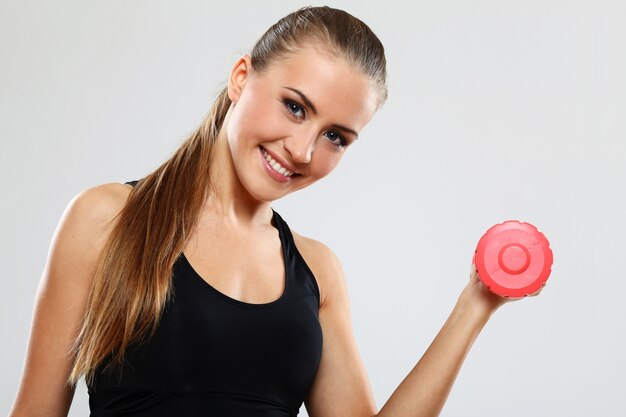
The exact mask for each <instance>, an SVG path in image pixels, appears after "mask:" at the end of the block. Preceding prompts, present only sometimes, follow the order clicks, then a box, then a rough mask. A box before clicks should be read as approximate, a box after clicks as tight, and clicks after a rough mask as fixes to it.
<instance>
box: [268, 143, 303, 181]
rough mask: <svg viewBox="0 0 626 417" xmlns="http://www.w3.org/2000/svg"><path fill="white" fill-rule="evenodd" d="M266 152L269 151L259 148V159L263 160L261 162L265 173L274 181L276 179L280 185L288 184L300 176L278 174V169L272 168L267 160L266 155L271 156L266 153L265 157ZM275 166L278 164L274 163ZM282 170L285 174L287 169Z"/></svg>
mask: <svg viewBox="0 0 626 417" xmlns="http://www.w3.org/2000/svg"><path fill="white" fill-rule="evenodd" d="M264 152H267V151H266V150H265V149H264V148H263V147H261V146H259V158H261V161H260V162H261V164H262V165H263V167H264V168H265V172H267V173H268V174H269V176H270V177H271V178H272V179H274V180H275V181H277V182H280V183H288V182H290V181H292V180H293V178H294V177H295V176H296V175H298V174H295V173H294V174H292V175H291V176H286V175H283V174H281V173H280V172H278V171H277V170H276V168H274V167H273V166H272V164H271V163H270V162H269V161H268V160H267V158H266V156H265V155H268V156H269V154H268V153H265V155H264ZM270 158H271V157H270ZM273 164H274V166H277V164H278V162H274V163H273ZM281 170H282V171H283V172H285V168H284V167H283V168H282V169H281Z"/></svg>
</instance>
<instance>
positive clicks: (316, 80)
mask: <svg viewBox="0 0 626 417" xmlns="http://www.w3.org/2000/svg"><path fill="white" fill-rule="evenodd" d="M259 81H260V82H261V83H263V84H264V87H265V88H267V89H269V90H271V91H273V92H274V91H275V92H278V91H284V92H287V91H288V90H287V89H286V88H285V87H289V88H295V89H297V90H299V91H301V92H302V93H303V94H304V95H306V96H307V98H308V99H309V100H310V101H311V102H312V103H313V104H314V105H315V107H316V109H317V111H318V115H319V116H320V117H327V118H329V117H330V118H333V119H342V121H343V122H345V123H350V125H351V127H352V128H354V129H355V130H357V131H358V130H360V129H361V128H362V127H363V126H364V125H365V124H366V123H367V121H369V119H370V118H371V117H372V116H373V114H374V112H375V108H376V100H377V96H376V94H377V90H376V88H375V87H374V85H373V83H372V80H371V79H370V77H369V76H368V75H366V74H364V73H363V72H362V71H360V70H359V69H357V68H355V67H354V66H352V65H351V64H350V63H348V62H347V61H346V60H345V59H344V58H342V57H340V56H337V55H335V54H333V53H331V52H329V51H326V50H324V49H323V48H315V47H313V46H308V47H304V48H300V49H298V50H296V51H295V52H292V53H289V54H286V55H285V56H284V57H282V58H280V59H279V60H277V61H276V62H274V63H273V64H272V65H270V66H269V67H268V68H267V69H266V70H265V71H264V72H263V73H261V74H260V75H259ZM335 121H336V120H335Z"/></svg>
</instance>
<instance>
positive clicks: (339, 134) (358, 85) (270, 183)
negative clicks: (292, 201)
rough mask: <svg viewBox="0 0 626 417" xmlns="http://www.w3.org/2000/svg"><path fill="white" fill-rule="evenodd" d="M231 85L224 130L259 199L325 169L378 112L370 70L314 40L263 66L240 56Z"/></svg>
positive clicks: (241, 174)
mask: <svg viewBox="0 0 626 417" xmlns="http://www.w3.org/2000/svg"><path fill="white" fill-rule="evenodd" d="M228 91H229V96H230V98H231V100H232V101H233V104H232V105H231V106H232V107H231V109H230V110H231V114H230V116H229V118H228V119H227V126H226V127H227V129H226V132H227V138H228V139H227V140H228V143H229V147H230V151H231V155H232V159H233V164H234V168H235V171H236V173H237V177H238V179H239V181H240V182H241V184H242V186H243V187H244V188H245V189H246V190H247V191H248V192H249V193H250V194H251V195H252V196H253V197H254V198H256V199H257V200H260V201H273V200H276V199H278V198H280V197H282V196H284V195H287V194H289V193H291V192H293V191H295V190H298V189H300V188H304V187H306V186H308V185H310V184H313V183H314V182H316V181H317V180H319V179H321V178H324V177H325V176H326V175H328V174H329V173H330V172H331V171H332V170H333V169H334V168H335V166H337V164H338V163H339V160H340V159H341V157H342V156H343V154H344V153H345V152H346V150H347V149H348V148H349V147H350V146H351V145H352V144H353V143H354V142H355V141H356V140H357V135H358V132H359V131H361V129H362V128H363V127H364V126H365V125H366V124H367V122H368V121H369V120H370V119H371V118H372V116H373V115H374V113H375V111H376V100H377V96H376V89H375V88H374V87H373V85H372V83H371V81H370V79H369V77H368V76H367V75H365V74H363V73H362V72H360V71H359V70H357V69H355V68H353V67H352V66H350V64H348V63H347V62H346V61H345V60H344V59H342V58H338V57H333V56H331V55H330V54H327V53H323V52H321V51H318V50H316V49H315V48H312V47H307V48H303V49H301V50H300V51H299V52H298V53H296V54H290V55H288V56H287V57H285V58H283V59H281V60H279V61H278V62H275V63H274V64H273V65H271V66H270V67H269V68H267V69H266V70H265V71H264V72H262V73H258V72H255V71H254V69H253V68H252V66H251V63H250V56H249V55H244V56H243V57H242V58H240V59H239V60H238V61H237V63H236V64H235V66H234V68H233V70H232V72H231V76H230V78H229V85H228ZM267 155H269V158H270V159H271V160H270V161H269V162H268V161H267V159H268V156H267ZM276 162H278V163H279V164H280V165H275V164H276ZM272 166H274V168H272ZM276 169H278V170H279V171H281V172H282V173H281V172H277V171H276ZM285 169H287V170H288V171H285ZM290 172H293V173H292V174H291V175H289V174H290ZM285 174H287V175H285Z"/></svg>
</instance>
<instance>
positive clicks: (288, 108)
mask: <svg viewBox="0 0 626 417" xmlns="http://www.w3.org/2000/svg"><path fill="white" fill-rule="evenodd" d="M385 65H386V62H385V56H384V49H383V46H382V44H381V43H380V41H379V40H378V38H377V37H376V36H375V35H374V34H373V33H372V32H371V30H370V29H369V28H368V27H367V26H366V25H365V24H364V23H363V22H361V21H360V20H358V19H356V18H354V17H352V16H351V15H349V14H347V13H345V12H343V11H341V10H336V9H331V8H328V7H319V8H316V7H307V8H303V9H300V10H298V11H296V12H294V13H292V14H290V15H288V16H286V17H285V18H283V19H281V20H280V21H279V22H277V23H276V24H275V25H273V26H272V27H271V28H270V29H269V30H268V31H267V32H266V33H265V34H264V35H263V36H262V37H261V38H260V39H259V41H258V42H257V44H256V45H255V47H254V48H253V50H252V52H251V54H250V55H248V54H245V55H244V56H242V57H241V58H239V59H238V60H237V62H236V63H235V65H234V66H233V68H232V70H231V73H230V76H229V78H228V85H227V87H226V88H225V89H224V90H223V91H222V92H221V94H220V95H219V96H218V98H217V100H216V101H215V104H214V106H213V108H212V109H211V111H210V112H209V114H208V116H207V117H206V119H205V120H204V121H203V123H202V124H201V126H200V127H199V128H198V129H197V131H196V132H194V133H193V134H192V135H191V136H190V137H189V138H188V140H187V141H186V142H184V143H183V145H182V146H181V147H180V148H179V149H178V150H177V151H176V152H175V153H174V155H173V156H172V157H171V158H170V159H169V160H167V161H166V162H165V163H164V164H163V165H162V166H160V167H159V168H158V169H157V170H155V171H154V172H152V173H151V174H149V175H147V176H146V177H145V178H142V179H141V180H138V181H129V182H128V183H127V184H116V183H111V184H103V185H100V186H96V187H93V188H90V189H87V190H85V191H83V192H82V193H80V194H79V195H77V196H76V197H75V198H74V199H73V200H72V201H71V202H70V204H69V205H68V207H67V209H66V211H65V213H64V215H63V217H62V219H61V222H60V223H59V227H58V228H57V231H56V233H55V237H54V239H53V242H52V247H51V251H50V253H49V258H48V263H47V267H46V269H45V271H44V276H43V279H42V282H41V286H40V290H39V293H38V298H37V304H36V309H35V316H34V322H33V329H32V334H31V338H30V341H29V347H28V357H27V361H26V366H25V370H24V375H23V378H22V382H21V385H20V389H19V392H18V396H17V399H16V402H15V405H14V409H13V411H12V414H11V415H12V416H13V417H18V416H32V415H46V416H65V415H67V412H68V410H69V407H70V404H71V401H72V398H73V394H74V388H75V385H76V383H77V382H78V381H79V379H80V378H81V377H83V376H84V377H85V379H86V382H87V386H88V388H89V395H90V399H89V401H90V409H91V413H92V414H91V415H92V416H105V415H106V416H118V415H133V416H200V415H215V416H247V415H254V416H294V415H296V414H297V413H298V410H299V408H300V406H301V404H302V403H303V402H304V403H305V405H306V408H307V411H308V413H309V415H310V416H312V417H325V416H363V417H365V416H373V415H379V416H435V415H438V414H439V412H440V410H441V409H442V407H443V404H444V402H445V400H446V398H447V396H448V393H449V392H450V389H451V386H452V384H453V382H454V379H455V377H456V375H457V373H458V371H459V368H460V366H461V364H462V362H463V360H464V358H465V355H466V354H467V352H468V350H469V349H470V347H471V345H472V343H473V341H474V339H475V338H476V336H477V335H478V333H479V332H480V330H481V329H482V327H483V326H484V325H485V323H486V322H487V320H488V319H489V317H490V316H491V314H492V313H493V312H494V311H495V310H496V309H497V308H498V307H500V306H501V305H502V304H503V303H504V302H506V299H504V298H500V297H497V296H495V295H493V294H491V293H489V292H488V291H487V290H486V289H485V288H484V287H483V286H482V284H481V283H480V281H479V280H478V277H477V275H476V272H475V269H474V268H473V266H472V270H471V273H470V280H469V282H468V284H467V286H466V287H465V289H464V290H463V292H462V293H461V295H460V297H459V299H458V302H457V304H456V306H455V307H454V310H453V312H452V313H451V315H450V317H449V319H448V320H447V322H446V323H445V325H444V326H443V328H442V330H441V331H440V333H439V334H438V335H437V337H436V339H435V340H434V341H433V343H432V344H431V346H430V347H429V349H428V350H427V351H426V353H425V354H424V356H423V357H422V358H421V360H420V361H419V362H418V363H417V365H416V366H415V368H414V369H413V370H412V371H411V372H410V374H409V375H408V376H407V377H406V378H405V380H404V381H402V383H401V384H400V385H399V387H398V388H397V389H396V391H395V392H394V393H393V395H392V396H391V398H390V399H389V400H388V401H387V402H386V403H385V405H384V406H383V408H382V409H381V410H380V411H377V408H376V405H375V402H374V398H373V395H372V391H371V388H370V385H369V381H368V378H367V375H366V372H365V369H364V367H363V363H362V361H361V359H360V357H359V353H358V350H357V346H356V343H355V339H354V336H353V333H352V327H351V326H352V324H351V317H350V307H349V299H348V292H347V288H346V281H345V278H344V276H343V273H342V269H341V265H340V263H339V261H338V259H337V257H336V256H335V255H334V254H333V252H332V251H331V250H330V249H329V248H328V247H327V246H325V245H324V244H322V243H320V242H317V241H315V240H313V239H310V238H307V237H304V236H301V235H299V234H297V233H296V232H294V231H293V230H291V229H290V228H289V227H288V225H287V223H286V222H285V221H284V220H283V219H282V217H281V216H280V215H279V214H278V213H276V212H275V211H274V210H273V209H272V208H271V202H272V201H274V200H277V199H279V198H281V197H283V196H285V195H287V194H289V193H292V192H294V191H296V190H298V189H301V188H304V187H306V186H308V185H310V184H312V183H314V182H316V181H318V180H319V179H321V178H323V177H325V176H326V175H328V174H329V173H330V172H331V171H332V170H333V169H334V168H335V166H336V165H337V164H338V163H339V161H340V159H341V157H342V155H343V154H344V153H345V152H346V150H347V149H348V148H349V147H350V146H351V145H352V144H353V143H354V142H355V141H356V140H357V137H358V133H359V131H360V130H361V129H362V128H363V127H364V126H365V125H366V124H367V122H368V121H369V120H370V119H371V118H372V117H373V115H374V114H375V112H376V111H377V110H378V109H379V108H380V106H381V105H382V104H383V103H384V101H385V99H386V97H387V92H386V86H385V80H386V68H385Z"/></svg>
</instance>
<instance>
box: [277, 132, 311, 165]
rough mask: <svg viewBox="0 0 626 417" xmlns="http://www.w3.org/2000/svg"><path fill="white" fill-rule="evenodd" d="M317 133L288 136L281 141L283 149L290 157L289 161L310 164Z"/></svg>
mask: <svg viewBox="0 0 626 417" xmlns="http://www.w3.org/2000/svg"><path fill="white" fill-rule="evenodd" d="M316 138H317V133H314V132H311V133H305V132H303V133H302V134H299V135H294V136H289V137H288V138H285V139H284V140H283V147H284V148H285V150H286V151H287V152H289V154H290V155H291V159H292V160H293V161H294V162H297V163H299V164H308V163H309V162H311V154H312V153H313V149H315V139H316Z"/></svg>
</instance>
